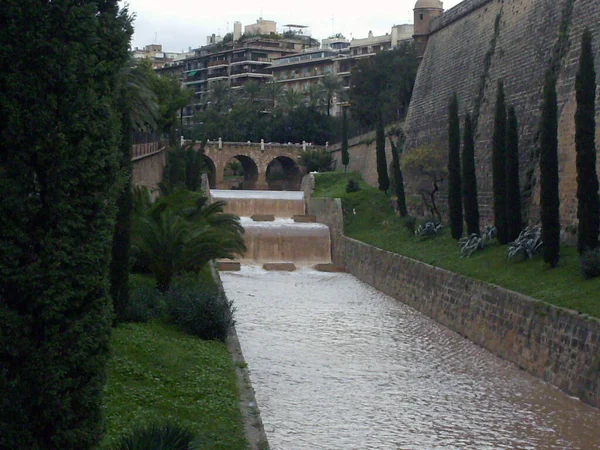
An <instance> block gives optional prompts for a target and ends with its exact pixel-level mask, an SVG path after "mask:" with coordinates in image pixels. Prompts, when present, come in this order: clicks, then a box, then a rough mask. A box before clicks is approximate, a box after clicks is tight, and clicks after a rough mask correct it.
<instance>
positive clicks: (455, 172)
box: [448, 93, 463, 239]
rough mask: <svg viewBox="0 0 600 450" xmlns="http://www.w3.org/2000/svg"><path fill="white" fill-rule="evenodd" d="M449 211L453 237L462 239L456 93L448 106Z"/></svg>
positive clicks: (458, 125) (458, 124)
mask: <svg viewBox="0 0 600 450" xmlns="http://www.w3.org/2000/svg"><path fill="white" fill-rule="evenodd" d="M448 211H449V215H450V231H451V234H452V237H453V238H454V239H460V238H461V236H462V233H463V211H462V188H461V179H460V122H459V118H458V97H457V96H456V93H455V94H454V95H453V96H452V99H451V100H450V104H449V106H448Z"/></svg>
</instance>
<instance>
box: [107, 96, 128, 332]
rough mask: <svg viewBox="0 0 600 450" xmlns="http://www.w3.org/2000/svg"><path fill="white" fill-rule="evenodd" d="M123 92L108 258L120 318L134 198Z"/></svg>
mask: <svg viewBox="0 0 600 450" xmlns="http://www.w3.org/2000/svg"><path fill="white" fill-rule="evenodd" d="M125 95H126V94H125V93H122V94H121V95H120V99H119V110H120V113H121V140H120V143H119V148H120V151H121V176H122V188H121V191H120V193H119V197H118V198H117V217H116V222H115V231H114V235H113V241H112V252H111V259H110V296H111V297H112V301H113V311H114V313H115V320H116V321H120V318H121V317H122V314H123V311H124V309H125V307H126V306H127V304H128V303H129V247H130V240H131V239H130V238H131V214H132V209H133V199H132V196H131V172H132V168H133V163H132V161H131V146H132V139H131V115H130V112H129V110H128V106H129V105H128V103H127V100H126V97H125Z"/></svg>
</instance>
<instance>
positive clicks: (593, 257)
mask: <svg viewBox="0 0 600 450" xmlns="http://www.w3.org/2000/svg"><path fill="white" fill-rule="evenodd" d="M579 263H580V265H581V272H582V273H583V276H584V277H585V278H586V279H588V280H589V279H591V278H596V277H598V276H600V248H595V249H593V250H588V251H587V252H584V253H583V255H581V259H580V260H579Z"/></svg>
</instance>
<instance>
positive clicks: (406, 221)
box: [402, 216, 417, 233]
mask: <svg viewBox="0 0 600 450" xmlns="http://www.w3.org/2000/svg"><path fill="white" fill-rule="evenodd" d="M402 225H404V227H405V228H406V229H407V230H408V231H410V232H411V233H414V232H415V228H416V226H417V219H416V218H415V217H413V216H404V217H403V218H402Z"/></svg>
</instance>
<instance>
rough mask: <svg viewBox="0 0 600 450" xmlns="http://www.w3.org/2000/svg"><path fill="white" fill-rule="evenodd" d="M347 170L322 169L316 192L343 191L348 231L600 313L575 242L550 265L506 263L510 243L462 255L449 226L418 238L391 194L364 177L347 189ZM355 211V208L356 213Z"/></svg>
mask: <svg viewBox="0 0 600 450" xmlns="http://www.w3.org/2000/svg"><path fill="white" fill-rule="evenodd" d="M349 178H354V179H360V175H357V174H346V173H340V172H335V173H327V174H319V175H317V177H316V187H315V193H314V195H315V196H317V197H319V196H320V197H340V198H342V204H343V207H344V225H345V233H346V235H347V236H349V237H352V238H354V239H358V240H360V241H363V242H366V243H368V244H371V245H374V246H376V247H379V248H382V249H385V250H388V251H392V252H395V253H399V254H402V255H405V256H408V257H410V258H414V259H417V260H420V261H424V262H426V263H429V264H432V265H435V266H438V267H442V268H444V269H447V270H451V271H453V272H457V273H461V274H463V275H466V276H469V277H472V278H476V279H479V280H483V281H487V282H489V283H494V284H497V285H499V286H503V287H505V288H508V289H511V290H514V291H518V292H522V293H524V294H526V295H529V296H531V297H534V298H537V299H540V300H543V301H546V302H548V303H552V304H555V305H558V306H562V307H565V308H569V309H574V310H576V311H580V312H582V313H585V314H590V315H593V316H596V317H600V278H596V279H593V280H584V278H583V276H582V275H581V272H580V270H579V258H578V255H577V251H576V249H574V248H569V247H563V248H561V262H560V264H559V267H558V268H557V269H554V270H551V269H548V268H547V266H545V265H544V263H543V261H542V260H541V259H535V260H533V261H514V262H510V263H507V261H506V253H507V246H499V245H492V246H490V247H489V248H486V249H485V250H484V251H481V252H478V253H476V254H474V255H473V256H471V258H460V249H459V246H458V244H457V242H456V241H454V240H453V239H452V238H451V237H450V232H449V230H448V229H446V230H444V232H443V233H442V235H441V236H438V237H436V238H435V239H432V240H428V241H419V240H417V239H416V238H415V237H414V235H413V234H412V233H410V232H409V231H408V230H407V229H406V228H405V227H404V226H403V225H402V222H401V220H400V219H399V218H398V217H397V216H396V215H395V214H394V212H393V208H392V204H391V201H390V200H391V199H390V197H386V196H385V195H384V194H383V193H381V192H379V191H378V190H377V189H375V188H373V187H370V186H367V185H366V184H365V183H364V182H362V180H361V182H360V184H361V187H362V188H363V189H362V190H361V191H360V192H356V193H350V194H347V193H346V191H345V186H346V184H347V182H348V179H349ZM354 211H356V214H354Z"/></svg>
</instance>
